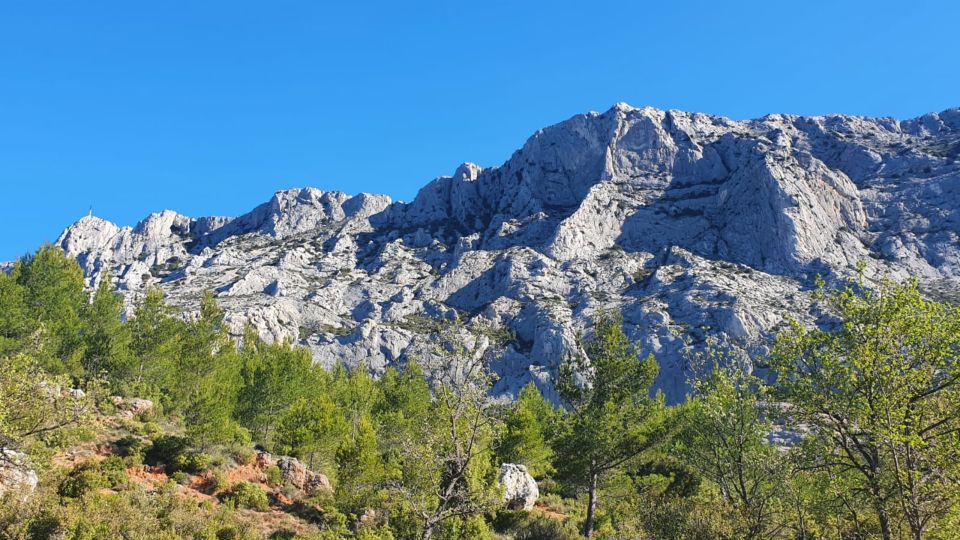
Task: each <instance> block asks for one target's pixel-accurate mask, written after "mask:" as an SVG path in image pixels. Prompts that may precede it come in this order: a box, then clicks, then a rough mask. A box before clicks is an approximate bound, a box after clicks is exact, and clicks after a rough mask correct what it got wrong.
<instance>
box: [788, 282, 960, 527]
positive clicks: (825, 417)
mask: <svg viewBox="0 0 960 540" xmlns="http://www.w3.org/2000/svg"><path fill="white" fill-rule="evenodd" d="M821 298H822V300H823V303H824V304H825V307H826V308H827V309H828V310H830V311H831V312H832V313H833V314H835V315H836V316H837V317H838V319H839V320H840V321H842V325H841V327H840V328H839V329H838V330H837V331H824V330H808V329H806V328H804V327H803V326H801V325H799V324H796V323H794V324H793V325H792V326H791V327H790V328H789V329H788V330H787V331H786V332H784V333H782V334H781V335H780V336H779V339H778V340H777V343H776V346H775V348H774V351H773V354H772V355H771V359H770V362H771V366H772V367H773V368H774V369H775V370H776V372H777V374H778V390H779V392H780V394H781V395H782V397H783V399H786V400H788V401H790V403H791V404H792V407H791V409H790V412H791V414H792V416H793V421H794V422H797V423H803V424H806V425H809V426H811V427H812V428H813V433H812V437H810V438H809V439H808V440H807V441H806V447H807V455H808V456H811V457H812V458H813V461H814V463H817V465H818V466H820V467H823V468H825V469H827V470H830V471H831V472H832V473H833V474H835V475H836V476H837V478H838V479H841V480H842V481H843V482H844V484H845V490H844V491H845V492H846V495H845V496H847V497H851V498H852V499H853V501H848V502H847V503H844V504H848V505H849V504H853V505H857V504H861V505H863V506H866V507H867V508H870V509H871V510H872V512H873V514H874V517H875V518H876V520H877V523H878V526H879V529H880V534H881V536H882V537H884V538H892V537H893V535H894V530H893V529H894V524H893V521H894V519H895V517H894V515H895V514H899V515H901V516H902V517H903V519H904V520H905V521H906V523H907V526H908V527H909V529H910V530H911V532H912V534H913V535H914V536H915V537H917V538H919V537H921V536H922V535H923V534H924V533H925V531H926V530H927V529H929V528H931V527H936V526H937V524H938V521H940V520H944V519H948V517H949V510H950V509H952V508H955V506H956V504H957V502H958V496H960V490H958V485H957V483H956V482H955V481H953V480H951V478H955V477H956V475H957V473H958V472H960V470H958V469H957V467H958V463H960V440H958V438H957V436H956V434H957V433H958V431H960V414H958V412H957V405H956V404H957V403H960V363H958V360H957V353H958V350H960V309H958V308H956V307H952V306H946V305H943V304H940V303H937V302H933V301H929V300H926V299H924V298H923V296H922V295H921V294H920V292H919V291H918V290H917V286H916V283H912V284H908V285H897V284H894V283H883V284H881V286H880V288H879V289H878V290H867V289H865V288H863V287H862V286H860V285H858V284H851V285H849V286H847V287H845V288H843V289H840V290H836V291H829V292H827V291H822V292H821Z"/></svg>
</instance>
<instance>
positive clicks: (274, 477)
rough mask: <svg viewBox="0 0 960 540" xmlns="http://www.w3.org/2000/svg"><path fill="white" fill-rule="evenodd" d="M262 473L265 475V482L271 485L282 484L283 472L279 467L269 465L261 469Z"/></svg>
mask: <svg viewBox="0 0 960 540" xmlns="http://www.w3.org/2000/svg"><path fill="white" fill-rule="evenodd" d="M263 474H264V475H265V476H266V477H267V483H268V484H270V485H271V486H275V487H276V486H280V485H282V484H283V473H282V472H281V471H280V467H277V466H276V465H270V466H269V467H267V468H266V470H265V471H263Z"/></svg>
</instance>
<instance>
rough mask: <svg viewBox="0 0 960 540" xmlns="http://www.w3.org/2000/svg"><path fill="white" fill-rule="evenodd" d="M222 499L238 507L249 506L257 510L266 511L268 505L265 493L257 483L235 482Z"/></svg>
mask: <svg viewBox="0 0 960 540" xmlns="http://www.w3.org/2000/svg"><path fill="white" fill-rule="evenodd" d="M224 500H225V501H227V502H230V503H232V504H234V505H235V506H236V507H238V508H249V509H251V510H256V511H258V512H266V511H267V509H268V508H269V507H270V504H269V502H268V501H267V493H266V492H265V491H263V488H262V487H260V486H258V485H257V484H253V483H250V482H237V483H236V484H235V485H234V486H233V487H232V488H231V489H230V491H229V493H227V494H226V496H225V497H224Z"/></svg>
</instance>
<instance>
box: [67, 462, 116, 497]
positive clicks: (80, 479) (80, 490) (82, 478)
mask: <svg viewBox="0 0 960 540" xmlns="http://www.w3.org/2000/svg"><path fill="white" fill-rule="evenodd" d="M107 487H110V481H109V480H108V479H107V477H106V475H105V474H103V471H102V470H100V467H99V465H98V464H97V463H95V462H92V461H90V462H87V463H85V464H83V465H81V466H79V467H77V468H75V469H74V470H72V471H70V474H68V475H67V476H66V478H64V479H63V481H62V482H60V488H59V491H58V492H59V494H60V495H61V496H63V497H72V498H75V499H76V498H79V497H82V496H84V495H85V494H87V493H88V492H90V491H93V490H97V489H101V488H107Z"/></svg>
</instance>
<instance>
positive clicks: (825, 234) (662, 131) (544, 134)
mask: <svg viewBox="0 0 960 540" xmlns="http://www.w3.org/2000/svg"><path fill="white" fill-rule="evenodd" d="M958 233H960V109H951V110H948V111H944V112H942V113H939V114H928V115H925V116H922V117H920V118H916V119H913V120H906V121H898V120H894V119H890V118H883V119H871V118H861V117H848V116H823V117H798V116H787V115H771V116H767V117H764V118H761V119H758V120H748V121H733V120H730V119H727V118H722V117H715V116H708V115H704V114H697V113H686V112H682V111H661V110H657V109H652V108H642V109H636V108H632V107H630V106H627V105H624V104H618V105H616V106H614V107H613V108H612V109H610V110H609V111H607V112H605V113H602V114H599V113H589V114H585V115H579V116H575V117H573V118H571V119H569V120H567V121H565V122H562V123H560V124H557V125H555V126H551V127H549V128H546V129H543V130H540V131H538V132H537V133H536V134H534V136H533V137H531V138H530V139H529V140H528V141H527V143H526V144H525V145H524V146H523V148H521V149H520V150H518V151H517V152H516V153H515V154H514V155H513V156H512V157H511V158H510V159H509V160H508V161H507V162H506V163H504V164H503V165H502V166H500V167H492V168H488V169H482V168H480V167H478V166H476V165H473V164H464V165H462V166H460V167H459V168H458V169H457V170H456V172H455V174H454V175H453V176H451V177H441V178H438V179H436V180H434V181H432V182H430V183H429V184H427V185H426V186H425V187H424V188H423V189H422V190H421V191H420V193H419V194H418V195H417V197H416V199H415V200H414V201H413V202H411V203H401V202H396V203H394V202H391V201H390V199H389V198H387V197H384V196H376V195H367V194H361V195H357V196H353V197H351V196H348V195H346V194H343V193H329V192H322V191H319V190H316V189H312V188H306V189H295V190H290V191H282V192H278V193H277V194H276V195H275V196H274V197H273V199H271V200H270V201H269V202H267V203H265V204H263V205H261V206H259V207H257V208H256V209H254V210H253V211H251V212H250V213H249V214H246V215H244V216H240V217H238V218H235V219H228V218H201V219H192V218H188V217H185V216H181V215H179V214H176V213H174V212H170V211H165V212H162V213H159V214H154V215H152V216H150V217H148V218H147V219H146V220H144V221H143V222H141V223H140V224H138V225H137V226H136V227H134V228H129V227H125V228H120V227H117V226H116V225H113V224H111V223H109V222H106V221H104V220H101V219H98V218H95V217H85V218H83V219H81V220H80V221H78V222H77V223H75V224H74V225H72V226H71V227H70V228H68V229H67V230H66V231H65V232H64V233H63V235H62V236H61V238H60V240H59V244H60V245H61V246H62V247H63V248H64V249H65V250H66V251H67V252H68V253H70V254H71V255H74V256H76V257H77V259H78V260H79V261H80V263H81V265H82V266H83V267H84V270H85V271H86V273H87V276H88V278H89V279H90V283H91V285H93V284H94V283H95V282H97V280H98V279H99V278H100V276H101V275H104V271H105V270H109V272H110V274H111V275H112V276H114V279H116V281H117V284H118V286H119V288H120V289H121V291H122V292H124V294H125V295H126V296H127V298H128V299H129V300H131V301H132V300H134V299H136V298H138V297H139V296H141V295H142V294H144V292H145V291H146V289H147V288H149V287H153V286H159V287H162V288H163V289H164V290H165V291H166V293H167V295H168V298H169V299H170V300H171V301H172V302H173V303H175V304H178V305H181V306H182V307H185V308H187V309H192V308H194V307H196V302H197V299H198V298H199V293H200V291H202V290H203V289H211V290H214V291H216V292H217V294H218V296H219V299H220V301H221V303H222V304H223V306H224V307H225V308H226V309H227V312H228V320H229V321H230V322H231V323H232V324H234V325H235V327H236V328H238V329H239V328H240V327H241V326H242V325H243V324H245V323H250V324H252V325H253V326H254V327H255V328H257V329H258V330H259V331H260V332H261V334H262V335H263V336H264V337H265V338H267V339H270V340H278V339H284V338H288V337H290V338H293V339H295V340H297V341H298V342H299V343H301V344H303V345H304V346H307V347H309V348H310V349H311V350H312V352H313V354H314V358H315V359H316V361H317V362H319V363H321V364H323V365H325V366H330V365H333V364H336V363H346V364H348V365H350V366H356V365H359V364H360V363H361V362H362V363H364V364H365V365H366V366H368V367H369V368H370V369H371V370H373V371H374V372H379V371H382V370H383V369H384V368H385V367H386V366H388V365H390V364H396V363H402V362H404V361H405V360H406V359H408V358H411V357H418V358H423V357H426V356H430V355H431V354H433V351H434V346H433V343H432V340H433V337H432V333H433V330H435V328H436V326H437V324H438V321H440V320H442V319H444V318H449V317H451V316H452V315H454V314H457V313H459V314H460V315H461V316H464V317H466V318H468V319H471V320H477V321H480V320H482V321H484V322H485V323H486V324H487V327H488V328H489V329H492V330H494V332H493V333H494V334H496V335H500V336H504V337H505V339H506V340H507V341H506V343H505V351H504V352H503V354H501V355H500V356H499V357H498V359H497V360H496V361H495V363H494V367H495V369H496V371H497V372H498V373H499V374H500V375H501V379H500V381H499V382H498V384H497V387H496V389H495V391H496V392H500V393H508V394H510V393H514V392H516V391H517V390H518V389H519V388H520V387H522V386H523V385H524V384H526V383H527V382H529V381H531V380H533V381H536V382H537V383H538V384H540V385H541V387H542V388H543V389H544V390H545V391H547V393H548V394H549V393H550V392H552V387H551V384H550V380H551V377H552V375H553V373H554V372H555V367H556V365H557V363H558V362H559V361H560V359H561V358H562V356H563V355H564V354H566V353H567V352H570V351H571V350H573V349H574V347H575V343H574V336H575V334H576V332H577V331H578V330H580V329H583V328H588V327H589V322H590V317H591V314H592V313H593V312H594V311H595V310H597V309H598V308H605V309H620V310H622V311H623V313H624V315H625V319H626V323H627V325H628V328H629V331H630V332H631V334H632V336H633V337H634V338H636V339H637V340H638V341H639V342H640V344H641V346H642V349H643V351H642V352H643V353H646V352H653V353H655V354H656V355H657V356H658V358H659V360H660V362H661V365H662V368H661V375H660V378H659V380H658V385H659V387H660V388H661V389H663V390H664V391H665V393H666V394H667V397H668V399H670V400H672V401H677V400H681V399H682V398H683V396H684V393H685V391H686V386H685V384H684V380H685V377H686V373H685V365H684V360H683V359H684V355H683V354H682V353H681V352H682V350H683V349H684V346H685V345H684V340H683V339H682V336H686V338H687V339H688V340H689V341H691V342H692V344H693V346H694V348H695V347H696V346H698V345H700V344H702V343H703V341H704V340H705V339H706V338H707V337H709V336H713V337H714V338H716V339H717V340H719V341H720V342H721V343H727V344H730V345H734V346H738V347H746V346H747V345H746V344H749V343H754V342H757V341H758V340H762V339H764V338H765V337H766V336H769V335H770V333H771V332H772V331H774V330H775V329H776V328H777V327H778V325H780V324H782V323H783V322H784V320H785V319H786V318H787V317H796V318H799V319H801V320H802V321H804V322H807V323H814V322H815V321H816V320H817V313H816V311H815V309H814V308H813V307H812V306H811V301H810V295H809V290H810V287H811V285H812V283H813V281H814V279H815V277H816V275H817V274H821V275H823V276H825V277H827V278H828V279H842V278H845V277H848V276H851V275H853V273H854V268H855V266H856V265H857V263H858V262H861V261H862V262H863V263H865V264H866V269H865V275H866V276H867V277H868V278H875V277H878V276H881V275H889V276H891V277H893V278H900V279H902V278H906V277H908V276H917V277H919V278H920V279H921V281H922V283H923V286H924V288H925V290H927V291H929V292H930V293H931V294H935V295H940V296H942V297H946V298H955V297H956V295H957V278H958V277H960V250H958V249H957V247H958ZM497 329H506V330H509V332H498V331H495V330H497ZM482 341H483V343H487V342H490V341H491V340H490V339H488V336H485V337H484V339H483V340H482ZM751 350H754V351H755V350H756V349H751Z"/></svg>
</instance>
